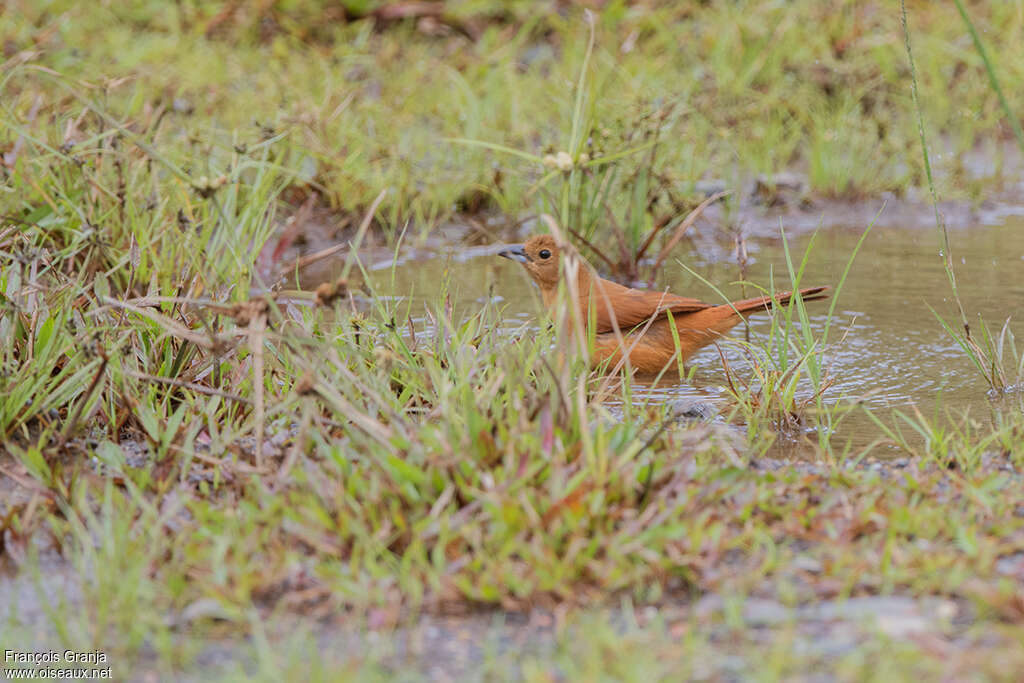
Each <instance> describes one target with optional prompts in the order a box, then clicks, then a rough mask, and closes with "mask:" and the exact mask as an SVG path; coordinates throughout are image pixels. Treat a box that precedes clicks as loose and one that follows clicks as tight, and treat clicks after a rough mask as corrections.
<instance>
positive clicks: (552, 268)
mask: <svg viewBox="0 0 1024 683" xmlns="http://www.w3.org/2000/svg"><path fill="white" fill-rule="evenodd" d="M559 255H560V250H559V248H558V244H557V243H556V242H555V238H554V237H552V236H551V235H534V236H533V237H531V238H530V239H528V240H526V242H525V243H523V244H514V245H512V246H509V247H508V248H506V249H504V250H502V251H499V252H498V256H504V257H505V258H508V259H512V260H513V261H519V262H520V263H522V264H523V267H524V268H526V272H527V273H529V274H530V277H531V278H533V281H534V282H536V283H537V284H538V285H539V286H540V287H541V289H554V288H557V287H558V264H559Z"/></svg>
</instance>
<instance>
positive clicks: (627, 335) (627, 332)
mask: <svg viewBox="0 0 1024 683" xmlns="http://www.w3.org/2000/svg"><path fill="white" fill-rule="evenodd" d="M498 255H499V256H504V257H505V258H509V259H512V260H513V261H518V262H520V263H522V264H523V267H524V268H526V272H527V273H529V274H530V277H531V278H532V279H533V281H534V282H535V283H536V284H537V286H538V287H539V288H540V294H541V297H542V298H543V299H544V304H545V305H546V306H547V307H548V309H549V310H551V309H553V307H554V306H555V302H556V300H557V297H558V283H559V278H560V277H561V276H562V270H563V263H562V262H563V258H562V253H561V250H560V249H559V248H558V244H557V243H556V242H555V239H554V238H553V237H552V236H550V235H535V236H533V237H531V238H530V239H528V240H527V241H526V243H525V244H517V245H512V246H509V247H507V248H506V249H504V250H502V251H500V252H498ZM827 290H828V287H808V288H806V289H801V290H800V296H801V297H802V298H803V300H804V301H813V300H816V299H824V298H826V297H828V293H827ZM577 292H578V295H579V296H578V298H579V305H580V309H581V310H580V312H581V316H582V320H584V321H592V323H593V326H594V329H593V332H594V346H593V353H592V355H591V359H590V360H591V365H592V366H593V367H597V366H600V365H601V364H602V363H605V362H606V361H607V362H608V364H607V365H606V366H605V367H607V368H614V367H616V366H617V365H618V364H619V363H620V361H621V360H622V351H623V349H625V350H626V351H627V354H628V357H629V364H630V366H631V367H632V368H633V369H634V370H636V371H637V372H640V373H644V374H656V373H658V372H661V370H662V369H664V368H665V367H666V366H667V365H669V364H672V363H675V362H676V361H677V360H682V361H686V360H687V359H689V358H690V357H691V356H692V355H693V354H695V353H696V352H697V351H699V350H700V349H701V348H703V347H705V346H707V345H708V344H711V343H713V342H715V341H717V340H719V339H721V338H722V335H724V334H725V333H726V332H728V331H729V330H731V329H732V328H733V327H735V326H736V325H737V324H738V323H739V322H740V321H742V320H743V319H744V318H746V316H748V315H750V314H752V313H758V312H764V311H768V310H770V309H771V308H772V307H773V306H778V305H786V304H788V303H789V302H790V299H791V298H792V296H793V294H792V292H781V293H779V294H776V295H775V296H774V297H771V296H759V297H754V298H753V299H744V300H742V301H733V302H732V303H729V304H718V305H716V304H709V303H705V302H703V301H700V300H699V299H691V298H687V297H682V296H676V295H675V294H671V293H669V292H657V291H651V290H642V289H632V288H630V287H624V286H623V285H620V284H617V283H615V282H611V281H610V280H605V279H603V278H601V277H599V276H598V275H597V273H595V272H594V269H593V268H591V267H590V265H589V264H588V263H587V262H586V261H584V260H583V259H580V263H579V268H578V275H577ZM669 313H671V314H672V315H671V318H670V317H669ZM673 322H674V323H675V326H676V330H677V331H678V336H679V348H678V350H679V352H680V354H681V356H682V358H681V359H679V358H677V356H676V351H677V347H676V342H675V339H674V338H673V335H672V329H671V327H670V325H671V324H672V323H673ZM616 327H617V328H618V333H616Z"/></svg>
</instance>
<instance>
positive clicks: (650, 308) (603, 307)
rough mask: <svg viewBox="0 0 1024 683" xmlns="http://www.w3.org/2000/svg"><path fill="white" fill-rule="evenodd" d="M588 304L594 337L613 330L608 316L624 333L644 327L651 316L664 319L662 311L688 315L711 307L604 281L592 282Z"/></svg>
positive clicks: (678, 297)
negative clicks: (590, 306) (594, 326)
mask: <svg viewBox="0 0 1024 683" xmlns="http://www.w3.org/2000/svg"><path fill="white" fill-rule="evenodd" d="M590 301H591V303H592V304H593V314H594V322H595V325H596V330H595V331H596V332H597V333H598V334H600V333H603V332H611V331H612V330H613V329H615V326H614V325H613V323H612V312H614V319H615V323H616V324H618V327H619V330H621V331H626V330H628V329H630V328H631V327H636V326H637V325H642V324H643V323H646V322H647V321H648V320H649V319H650V318H651V317H652V316H653V317H656V318H657V317H660V316H662V315H664V314H665V311H671V312H672V313H692V312H693V311H702V310H704V309H705V308H710V307H711V304H708V303H705V302H703V301H700V300H699V299H690V298H687V297H682V296H676V295H675V294H669V293H668V292H657V291H649V290H642V289H631V288H629V287H623V286H622V285H620V284H617V283H615V282H610V281H608V280H604V279H595V287H594V291H593V292H591V293H590Z"/></svg>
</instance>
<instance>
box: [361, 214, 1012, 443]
mask: <svg viewBox="0 0 1024 683" xmlns="http://www.w3.org/2000/svg"><path fill="white" fill-rule="evenodd" d="M1012 221H1013V222H1007V223H1005V224H1003V225H999V226H978V227H975V228H972V229H970V230H963V231H956V232H954V233H953V234H951V236H950V237H951V241H952V243H953V245H954V246H953V250H954V256H955V258H956V260H957V263H956V267H957V277H958V282H959V285H960V290H961V295H962V298H963V300H964V305H965V307H966V309H967V311H968V314H969V315H970V316H972V319H973V320H974V321H976V320H977V316H978V315H981V316H982V317H983V318H984V319H985V320H986V321H987V322H988V324H989V325H990V326H991V327H994V328H996V329H997V330H998V328H1000V327H1001V326H1002V325H1003V323H1004V322H1005V321H1006V319H1007V318H1008V317H1011V316H1013V317H1014V318H1015V320H1014V321H1013V322H1011V329H1013V330H1014V331H1015V332H1016V333H1017V334H1018V336H1021V334H1020V333H1021V332H1022V331H1024V329H1022V323H1021V322H1020V320H1018V319H1019V318H1024V315H1022V314H1024V303H1022V302H1024V222H1022V221H1020V220H1019V219H1012ZM860 234H861V230H860V229H841V228H830V229H827V230H822V231H821V232H820V233H819V234H818V235H817V237H816V238H815V246H814V251H813V254H812V257H811V260H810V264H809V265H808V267H807V270H806V273H805V275H804V278H803V281H802V284H803V285H805V286H809V285H818V284H831V285H833V286H834V285H835V284H837V282H838V280H839V277H840V275H841V274H842V271H843V269H844V267H845V265H846V262H847V260H848V258H849V254H850V253H852V251H853V249H854V247H855V245H856V242H857V240H858V239H859V237H860ZM810 240H811V236H810V235H803V236H800V237H793V238H791V249H792V253H793V254H794V257H799V256H800V255H801V254H802V251H803V249H804V248H805V247H806V246H807V244H808V243H809V242H810ZM748 250H749V252H750V255H751V257H752V258H753V259H754V261H755V262H754V263H753V265H752V266H749V267H748V279H749V280H751V281H753V282H757V283H759V284H763V285H767V283H768V282H769V280H770V279H771V277H772V276H773V273H774V277H775V279H776V280H777V282H778V285H777V287H778V288H779V289H783V288H785V289H788V288H789V286H788V282H787V278H786V277H785V273H786V266H785V263H786V261H785V255H784V252H783V248H782V241H781V239H757V240H754V241H752V242H751V243H750V244H749V245H748ZM494 251H495V248H494V247H485V248H466V247H462V246H459V247H457V248H454V249H453V250H450V251H446V250H443V249H442V250H440V251H434V252H426V251H424V250H418V251H417V252H416V253H415V256H414V257H413V258H410V255H409V254H403V257H404V258H403V259H402V261H401V262H400V263H399V264H398V266H397V267H396V268H395V269H394V271H393V275H392V270H391V261H390V259H387V260H386V263H385V262H384V261H382V262H381V263H382V264H384V265H383V267H382V268H381V269H380V270H375V271H373V273H372V276H373V277H374V279H375V281H376V282H375V284H376V285H377V286H378V291H391V292H394V293H395V294H400V295H407V296H410V297H412V299H413V302H414V304H415V303H418V302H419V301H422V302H426V301H429V300H431V299H432V298H433V297H434V296H435V295H436V293H437V291H438V289H439V284H440V283H441V282H443V281H448V282H449V283H450V284H449V288H450V291H451V293H452V298H453V301H454V303H455V308H456V315H459V314H468V313H471V312H472V311H474V310H476V309H478V308H479V307H480V306H481V305H482V304H483V303H485V302H487V301H491V302H495V303H498V302H500V304H499V305H500V306H501V307H503V308H502V310H503V315H504V318H505V320H506V321H507V326H508V327H509V328H515V329H521V328H522V326H523V325H524V324H531V323H532V324H539V320H540V316H541V315H542V311H541V307H540V303H539V297H538V296H537V294H536V290H535V288H534V287H533V285H532V284H531V283H530V282H529V280H528V278H527V276H526V274H525V272H524V271H523V269H522V268H521V267H519V266H518V264H516V263H512V262H509V261H506V260H504V259H500V258H497V257H496V256H493V255H492V254H493V252H494ZM702 251H703V253H708V252H709V251H712V252H715V253H717V254H718V255H721V254H723V253H726V252H725V251H724V250H722V249H714V250H707V249H702ZM678 254H679V257H680V258H682V259H685V260H686V262H687V265H688V266H690V267H691V268H693V269H695V270H696V271H697V272H699V273H701V274H702V275H703V276H704V277H706V278H707V279H708V280H709V281H711V282H713V283H714V284H715V285H716V286H718V287H719V288H720V289H721V290H722V291H723V292H724V293H725V294H726V295H728V296H729V297H730V298H733V299H737V298H741V297H743V296H744V295H745V296H753V295H754V294H755V293H756V290H754V289H752V288H750V287H748V288H747V290H746V292H744V291H743V290H742V288H741V287H740V286H739V285H737V284H735V283H734V281H735V280H736V279H737V277H738V268H737V266H736V265H735V264H734V263H730V262H727V261H722V260H719V261H707V260H705V259H703V258H701V256H700V254H698V253H696V250H691V252H690V253H686V250H685V248H680V249H679V250H678ZM430 255H432V256H433V258H425V257H427V256H430ZM656 286H657V287H659V288H664V287H668V288H669V289H670V290H671V291H672V292H674V293H677V294H680V295H684V296H697V297H700V298H703V299H705V300H707V301H716V300H717V299H718V296H717V295H716V294H715V293H714V292H713V291H711V290H710V289H709V288H708V287H707V286H706V285H704V284H702V283H701V282H700V281H699V280H697V279H696V278H694V277H693V276H691V275H690V274H688V273H687V272H686V271H685V270H684V269H683V268H681V267H679V266H678V265H677V266H674V267H673V266H672V265H671V264H670V265H669V266H667V267H666V268H665V269H664V270H663V272H662V273H661V276H660V278H659V280H658V282H656ZM828 305H829V304H828V303H827V302H817V303H813V304H810V305H809V310H810V312H811V314H812V322H813V324H814V326H815V327H816V328H817V329H816V332H818V333H820V332H821V330H822V328H823V325H824V322H825V316H826V313H827V311H828ZM929 306H931V307H932V308H934V309H935V310H936V311H937V312H938V313H939V314H941V315H943V316H945V317H946V319H947V320H950V321H953V320H954V316H955V315H956V311H955V307H954V302H953V300H952V297H951V295H950V288H949V283H948V281H947V279H946V275H945V271H944V269H943V266H942V261H941V259H940V256H939V243H938V236H937V234H936V232H935V231H932V230H928V231H923V230H917V229H901V228H899V227H887V228H883V227H876V228H875V229H874V230H873V231H872V232H871V234H870V235H869V236H868V238H867V241H866V242H865V244H864V247H863V249H862V250H861V252H860V256H859V257H858V259H857V261H856V262H855V263H854V265H853V268H852V270H851V271H850V276H849V278H848V280H847V282H846V284H845V286H844V289H843V291H842V292H841V294H840V299H839V302H838V304H837V306H836V311H835V319H834V320H833V323H832V330H831V332H830V346H829V349H828V352H827V355H826V359H827V360H826V363H827V365H828V367H829V370H830V373H831V376H832V377H833V379H834V380H835V383H834V385H833V386H832V387H831V388H830V389H829V391H828V393H827V394H826V398H827V400H828V401H829V402H837V401H842V400H854V399H856V400H859V401H862V402H863V404H864V405H866V406H868V407H870V408H872V409H873V410H875V411H876V412H877V413H878V414H880V415H883V416H884V415H887V413H888V409H889V408H904V409H905V408H907V407H908V406H910V405H912V404H916V405H918V406H920V408H921V409H922V411H924V412H925V413H926V414H931V411H932V410H933V409H934V407H935V405H936V402H937V401H938V402H939V403H940V404H941V406H942V408H943V409H944V410H945V409H953V410H954V411H956V412H962V411H963V410H965V409H970V410H971V412H972V414H974V415H976V416H977V417H983V416H986V415H988V414H989V413H990V404H989V402H988V400H987V398H986V395H985V392H986V389H987V388H988V387H987V385H986V383H985V381H984V379H983V378H982V377H981V376H980V375H979V374H978V372H977V370H976V369H975V368H974V367H973V366H972V364H971V362H970V361H969V359H968V358H967V357H966V356H964V354H963V353H962V352H961V351H960V349H959V347H958V346H957V345H956V343H955V342H954V341H953V340H952V339H951V338H950V337H949V336H948V335H947V334H946V332H945V331H944V330H943V329H942V327H941V325H940V324H939V323H938V321H937V320H936V319H935V316H934V315H933V313H932V311H931V310H930V309H929ZM767 329H768V323H767V319H766V316H757V317H755V318H754V319H753V320H752V322H751V325H750V333H751V335H752V339H756V338H757V336H758V335H762V336H763V335H764V334H765V333H766V331H767ZM734 334H735V335H736V336H738V337H742V336H743V334H744V330H743V327H742V326H740V327H738V328H736V330H734ZM1022 338H1024V337H1022ZM692 365H693V366H694V367H695V373H694V376H693V378H692V380H691V381H690V382H689V383H683V384H681V383H678V382H676V383H671V382H670V383H666V382H664V381H663V382H661V383H660V384H659V385H658V386H651V385H650V384H645V383H643V382H639V381H638V382H637V383H636V386H635V391H634V400H651V401H672V400H678V399H701V400H706V401H710V402H712V403H713V404H715V405H716V407H718V408H719V410H721V411H728V408H729V405H728V398H727V394H726V392H725V391H724V389H723V388H722V385H723V384H724V383H725V376H724V373H723V370H722V363H721V360H720V358H719V356H718V353H717V352H716V351H715V349H714V348H713V347H711V348H708V349H705V350H704V351H702V352H701V353H699V354H698V355H697V356H696V357H695V358H694V359H693V361H692ZM740 367H742V364H741V365H740ZM879 411H880V412H879ZM877 435H878V431H877V428H875V427H874V426H873V425H872V424H871V423H870V421H869V420H868V418H866V417H865V416H863V415H857V414H853V415H851V416H850V417H849V418H847V419H846V420H845V421H844V423H843V425H842V428H841V430H840V432H839V433H837V436H839V437H841V438H850V439H851V440H852V441H853V442H854V445H855V446H859V445H866V444H867V443H868V442H870V441H871V440H872V439H873V438H874V437H875V436H877Z"/></svg>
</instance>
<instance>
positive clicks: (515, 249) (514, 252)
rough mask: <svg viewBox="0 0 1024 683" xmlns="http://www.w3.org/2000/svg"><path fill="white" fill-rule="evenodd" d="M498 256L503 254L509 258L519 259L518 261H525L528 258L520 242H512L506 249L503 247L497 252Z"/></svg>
mask: <svg viewBox="0 0 1024 683" xmlns="http://www.w3.org/2000/svg"><path fill="white" fill-rule="evenodd" d="M498 256H504V257H505V258H510V259H512V260H513V261H519V262H520V263H526V262H527V261H529V260H530V259H529V258H528V257H527V256H526V250H525V249H523V245H521V244H513V245H512V246H510V247H509V248H508V249H503V250H502V251H499V252H498Z"/></svg>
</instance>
